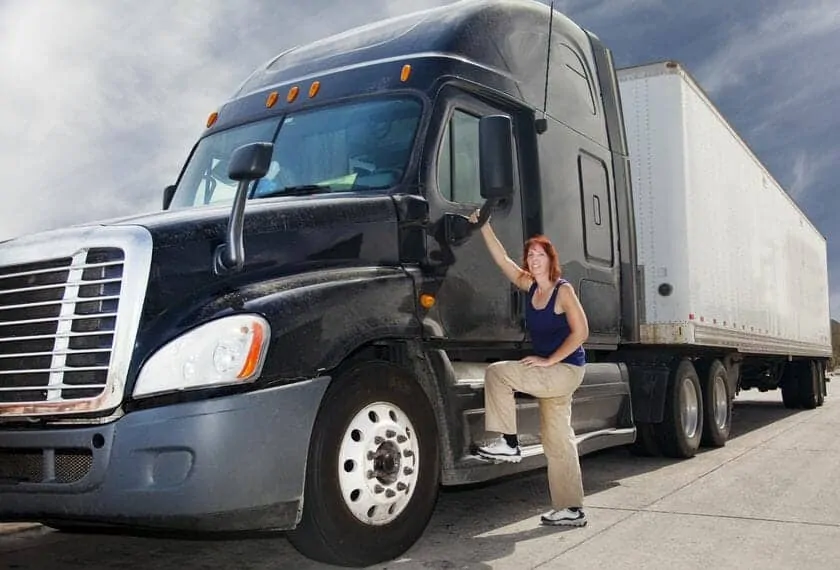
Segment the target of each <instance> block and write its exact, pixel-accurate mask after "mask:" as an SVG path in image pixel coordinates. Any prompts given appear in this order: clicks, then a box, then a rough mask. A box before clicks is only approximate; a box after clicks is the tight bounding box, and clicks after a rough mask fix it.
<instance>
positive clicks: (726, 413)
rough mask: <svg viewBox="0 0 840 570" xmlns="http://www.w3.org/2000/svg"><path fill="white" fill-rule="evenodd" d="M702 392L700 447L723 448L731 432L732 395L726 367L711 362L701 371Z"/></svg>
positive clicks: (718, 361)
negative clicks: (701, 434)
mask: <svg viewBox="0 0 840 570" xmlns="http://www.w3.org/2000/svg"><path fill="white" fill-rule="evenodd" d="M701 374H702V378H701V379H700V387H701V389H702V391H703V436H702V437H701V439H700V445H703V446H707V447H723V446H725V445H726V441H727V440H728V439H729V432H730V431H731V430H732V393H731V391H730V388H729V378H728V376H727V374H726V367H725V366H724V365H723V363H721V361H720V360H713V361H712V363H711V364H709V366H707V367H704V368H703V369H702V370H701Z"/></svg>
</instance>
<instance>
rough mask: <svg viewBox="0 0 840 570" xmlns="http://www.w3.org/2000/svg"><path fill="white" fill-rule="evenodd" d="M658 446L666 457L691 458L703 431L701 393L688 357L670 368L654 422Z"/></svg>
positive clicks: (695, 372) (698, 380)
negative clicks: (661, 408)
mask: <svg viewBox="0 0 840 570" xmlns="http://www.w3.org/2000/svg"><path fill="white" fill-rule="evenodd" d="M658 428H659V429H658V430H657V435H658V440H659V448H660V449H661V450H662V454H663V455H665V456H666V457H676V458H689V457H693V456H694V455H695V454H696V453H697V450H698V449H699V447H700V439H701V437H702V434H703V393H702V390H701V389H700V379H699V378H698V376H697V370H695V368H694V365H693V364H692V363H691V361H690V360H688V359H682V360H680V361H679V363H678V364H677V365H676V366H675V367H674V369H673V372H672V374H671V378H670V381H669V382H668V391H667V393H666V395H665V414H664V417H663V419H662V423H661V424H659V425H658Z"/></svg>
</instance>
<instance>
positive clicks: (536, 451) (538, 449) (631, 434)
mask: <svg viewBox="0 0 840 570" xmlns="http://www.w3.org/2000/svg"><path fill="white" fill-rule="evenodd" d="M613 437H616V438H622V439H625V438H627V439H629V441H627V443H628V444H630V443H633V442H634V441H635V440H636V428H618V429H602V430H597V431H593V432H589V433H587V434H584V435H581V436H578V437H576V438H575V445H576V446H577V448H578V455H586V454H587V453H592V451H597V449H603V447H598V448H597V449H592V447H593V445H592V444H593V443H594V441H595V440H598V439H603V438H613ZM614 445H621V444H616V443H615V441H611V442H610V445H609V446H608V447H612V446H614ZM521 450H522V459H525V458H526V457H536V456H540V455H545V450H544V448H543V445H542V444H541V443H537V444H534V445H523V446H522V447H521ZM468 457H469V456H468Z"/></svg>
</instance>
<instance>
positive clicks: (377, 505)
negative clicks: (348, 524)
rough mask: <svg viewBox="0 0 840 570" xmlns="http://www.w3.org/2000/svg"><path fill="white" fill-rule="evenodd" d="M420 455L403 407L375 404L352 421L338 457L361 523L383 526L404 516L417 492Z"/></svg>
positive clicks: (347, 496) (342, 483)
mask: <svg viewBox="0 0 840 570" xmlns="http://www.w3.org/2000/svg"><path fill="white" fill-rule="evenodd" d="M419 450H420V446H419V441H418V440H417V435H416V432H415V431H414V425H413V424H412V423H411V420H410V419H409V418H408V416H407V415H406V414H405V412H403V411H402V409H400V408H399V406H396V405H394V404H392V403H389V402H376V403H373V404H369V405H367V406H365V407H364V408H363V409H361V410H360V411H359V412H358V413H357V414H356V415H355V416H354V417H353V419H352V420H350V423H349V425H348V426H347V429H346V430H345V432H344V435H343V437H342V438H341V447H340V448H339V452H338V453H339V456H338V483H339V487H340V489H341V496H342V498H343V499H344V504H345V505H346V506H347V508H348V509H349V510H350V512H351V513H352V514H353V516H354V517H355V518H356V519H358V520H359V521H361V522H363V523H364V524H368V525H373V526H381V525H386V524H389V523H391V522H393V521H394V519H396V518H397V517H398V516H400V514H401V513H402V512H403V511H404V510H405V507H406V506H407V505H408V503H409V502H410V501H411V497H412V495H414V489H415V488H416V487H417V478H418V474H419V472H420V457H419V455H420V454H419Z"/></svg>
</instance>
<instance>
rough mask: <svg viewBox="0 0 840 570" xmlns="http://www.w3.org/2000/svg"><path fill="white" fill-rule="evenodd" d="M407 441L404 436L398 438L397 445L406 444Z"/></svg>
mask: <svg viewBox="0 0 840 570" xmlns="http://www.w3.org/2000/svg"><path fill="white" fill-rule="evenodd" d="M406 441H408V438H407V437H405V436H404V435H399V436H397V443H405V442H406Z"/></svg>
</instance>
